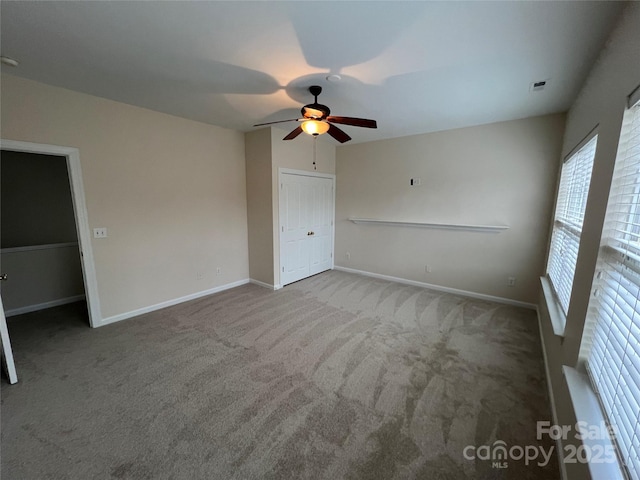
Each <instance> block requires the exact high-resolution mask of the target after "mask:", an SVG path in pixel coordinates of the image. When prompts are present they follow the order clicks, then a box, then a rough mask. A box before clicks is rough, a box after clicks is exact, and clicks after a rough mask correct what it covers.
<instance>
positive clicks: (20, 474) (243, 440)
mask: <svg viewBox="0 0 640 480" xmlns="http://www.w3.org/2000/svg"><path fill="white" fill-rule="evenodd" d="M536 322H537V321H536V315H535V313H534V312H533V311H529V310H525V309H520V308H515V307H509V306H504V305H499V304H494V303H490V302H485V301H479V300H473V299H468V298H463V297H459V296H455V295H449V294H442V293H438V292H434V291H430V290H425V289H421V288H416V287H411V286H406V285H400V284H396V283H391V282H385V281H380V280H374V279H370V278H365V277H361V276H358V275H352V274H347V273H343V272H336V271H331V272H326V273H323V274H320V275H317V276H315V277H312V278H309V279H306V280H303V281H301V282H298V283H296V284H293V285H290V286H288V287H285V288H284V289H282V290H280V291H278V292H271V291H269V290H267V289H264V288H261V287H258V286H254V285H246V286H242V287H238V288H235V289H232V290H228V291H225V292H222V293H219V294H216V295H213V296H209V297H206V298H202V299H199V300H194V301H192V302H188V303H184V304H181V305H177V306H175V307H171V308H168V309H165V310H161V311H157V312H154V313H150V314H147V315H143V316H141V317H138V318H135V319H130V320H126V321H124V322H120V323H118V324H113V325H109V326H106V327H102V328H99V329H89V328H88V326H87V321H86V313H85V311H84V307H83V305H82V304H74V305H70V306H65V307H57V308H53V309H50V310H46V311H43V312H38V313H32V314H27V315H23V316H21V317H14V318H11V319H9V330H10V334H11V337H12V342H13V345H14V351H15V359H16V365H17V368H18V375H19V378H20V382H19V383H18V384H16V385H8V384H7V383H6V380H5V379H4V378H3V383H2V478H3V479H7V480H12V479H20V480H30V479H92V478H98V479H109V478H117V479H147V478H149V479H305V478H309V479H405V478H406V479H413V478H415V479H429V480H431V479H434V480H441V479H442V480H444V479H467V478H468V479H519V480H524V479H555V478H559V475H558V464H557V460H556V457H555V455H554V456H553V458H552V460H551V461H550V462H549V464H548V465H547V466H546V467H538V466H536V465H535V462H534V464H533V465H529V466H525V464H524V460H520V461H516V460H510V461H509V462H508V468H504V469H497V468H492V464H491V462H490V461H481V460H476V461H470V460H466V459H465V458H464V457H463V449H464V447H465V446H467V445H475V446H481V445H492V444H493V442H495V441H496V440H503V441H504V442H506V444H507V445H508V446H513V445H520V446H523V447H524V446H526V445H540V446H543V447H544V448H545V450H548V449H549V448H550V447H552V444H551V443H549V441H543V442H542V443H540V442H537V441H536V439H535V435H536V428H535V422H536V421H537V420H550V411H549V405H548V401H547V394H546V386H545V385H546V384H545V379H544V368H543V362H542V353H541V348H540V339H539V335H538V327H537V323H536Z"/></svg>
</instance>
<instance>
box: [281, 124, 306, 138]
mask: <svg viewBox="0 0 640 480" xmlns="http://www.w3.org/2000/svg"><path fill="white" fill-rule="evenodd" d="M301 133H302V127H300V126H298V127H296V128H294V129H293V130H292V131H291V133H290V134H289V135H287V136H286V137H284V138H283V140H293V139H294V138H296V137H297V136H298V135H300V134H301Z"/></svg>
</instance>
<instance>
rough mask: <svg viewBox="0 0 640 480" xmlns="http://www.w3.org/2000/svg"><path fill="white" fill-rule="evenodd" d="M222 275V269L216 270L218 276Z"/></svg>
mask: <svg viewBox="0 0 640 480" xmlns="http://www.w3.org/2000/svg"><path fill="white" fill-rule="evenodd" d="M221 273H222V268H220V267H218V268H216V275H220V274H221Z"/></svg>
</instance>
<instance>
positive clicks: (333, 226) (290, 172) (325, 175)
mask: <svg viewBox="0 0 640 480" xmlns="http://www.w3.org/2000/svg"><path fill="white" fill-rule="evenodd" d="M283 175H299V176H302V177H319V178H328V179H329V180H331V188H332V192H333V210H332V212H331V270H333V268H334V265H335V263H334V262H335V255H334V253H335V241H336V176H335V174H333V173H321V172H310V171H308V170H296V169H293V168H283V167H279V168H278V185H277V192H278V227H277V230H278V231H277V235H276V238H277V239H278V242H277V248H278V265H277V268H276V269H275V270H276V273H277V274H278V277H277V281H276V279H275V278H274V282H275V284H276V285H275V287H274V288H275V289H276V290H277V289H280V288H282V287H283V285H282V279H281V278H282V277H281V275H280V273H281V271H282V269H281V266H282V256H283V255H282V253H283V252H282V239H281V238H280V233H281V232H282V228H283V226H284V225H283V224H282V215H281V209H282V197H281V196H280V191H281V190H282V176H283Z"/></svg>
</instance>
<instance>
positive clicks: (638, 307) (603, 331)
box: [579, 89, 640, 480]
mask: <svg viewBox="0 0 640 480" xmlns="http://www.w3.org/2000/svg"><path fill="white" fill-rule="evenodd" d="M636 92H640V89H638V90H636ZM632 98H633V94H632V95H631V96H630V97H629V105H628V109H627V110H626V111H625V114H624V119H623V124H622V129H621V131H620V137H619V142H618V152H617V156H616V160H615V166H614V173H613V178H612V182H611V190H610V195H609V200H608V203H607V213H606V216H605V225H604V227H605V228H604V231H603V235H602V242H601V245H600V250H599V253H598V262H597V267H596V273H595V277H594V280H593V285H592V296H591V299H590V302H589V308H588V313H587V318H586V321H585V328H584V333H583V339H582V343H581V348H580V353H579V365H581V366H583V367H584V368H585V370H586V371H587V374H588V376H589V379H590V382H591V385H592V388H593V390H594V392H595V393H596V395H597V396H598V400H599V403H600V407H601V409H602V413H603V415H604V417H605V418H606V420H607V422H608V423H609V424H610V425H612V426H613V428H615V429H617V433H618V434H619V435H617V436H618V437H619V438H620V440H618V439H617V438H614V445H615V446H616V453H617V455H618V458H619V460H620V465H621V467H622V468H623V469H625V473H626V475H627V477H628V478H632V479H634V480H636V479H640V458H639V455H638V451H637V450H635V457H634V456H633V453H634V448H636V447H638V446H640V434H638V431H639V429H640V417H637V416H636V417H635V419H634V416H633V411H632V414H631V415H630V416H629V414H628V407H629V406H631V407H633V405H635V406H636V408H637V407H638V406H640V399H636V398H634V394H635V393H634V392H638V391H640V334H639V333H638V332H640V98H636V99H635V101H634V102H633V103H632V101H631V100H632ZM629 315H630V316H629ZM634 332H635V333H634ZM620 347H622V352H623V353H622V356H621V353H620ZM616 372H617V373H616ZM612 377H613V378H612ZM616 401H617V402H618V403H616ZM625 405H626V407H627V408H625ZM636 415H638V414H637V413H636ZM616 420H617V421H616ZM621 424H624V425H622V426H623V428H622V429H621V428H620V425H621ZM629 432H631V436H630V439H631V440H629V438H628V437H629V436H628V433H629Z"/></svg>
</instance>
